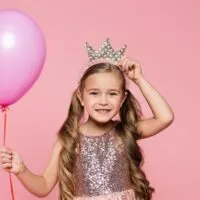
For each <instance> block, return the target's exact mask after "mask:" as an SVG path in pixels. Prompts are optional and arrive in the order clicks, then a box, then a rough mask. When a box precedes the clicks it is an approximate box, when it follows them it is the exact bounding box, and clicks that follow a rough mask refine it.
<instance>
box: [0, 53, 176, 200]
mask: <svg viewBox="0 0 200 200" xmlns="http://www.w3.org/2000/svg"><path fill="white" fill-rule="evenodd" d="M125 76H127V77H128V78H129V79H130V81H132V82H133V83H135V84H136V85H137V86H138V87H139V89H140V91H141V93H142V94H143V95H144V97H145V98H146V100H147V102H148V104H149V106H150V108H151V110H152V112H153V114H154V116H153V117H152V118H149V119H142V112H141V108H140V105H139V103H138V101H137V100H136V98H135V97H134V95H133V94H132V93H131V92H130V91H129V90H128V89H127V88H126V81H125ZM85 111H87V113H88V119H87V120H86V121H85V122H82V123H81V120H82V118H83V116H84V112H85ZM118 113H119V117H120V119H119V120H113V118H114V117H115V116H116V115H117V114H118ZM172 121H173V112H172V110H171V108H170V107H169V105H168V104H167V102H166V101H165V100H164V98H163V97H162V96H161V95H160V94H159V93H158V92H157V91H156V90H155V89H154V88H153V87H152V86H151V85H150V84H149V83H148V81H147V80H146V79H145V78H144V76H143V74H142V70H141V67H140V65H139V64H138V63H137V62H136V61H133V60H131V59H129V58H127V57H125V56H123V58H122V59H121V61H120V63H119V65H114V64H112V63H111V62H108V61H107V62H99V63H97V64H93V65H91V66H90V67H88V68H87V70H86V71H85V73H84V74H83V76H82V78H81V79H80V82H79V86H78V88H77V89H76V90H75V91H74V93H73V96H72V100H71V104H70V106H69V111H68V117H67V119H66V121H65V122H64V123H63V125H62V126H61V128H60V130H59V131H58V139H57V141H56V142H55V145H54V148H53V151H52V158H51V160H50V162H49V165H48V167H47V168H46V169H45V171H44V173H43V174H42V175H35V174H33V173H32V172H31V171H30V170H29V169H28V168H27V167H26V166H25V164H24V163H23V160H22V158H21V157H20V155H19V154H18V153H17V152H16V151H12V150H9V149H8V148H6V147H5V146H4V147H2V148H1V149H0V154H1V165H2V168H3V169H5V171H8V172H11V173H13V174H15V175H16V177H17V178H18V179H19V180H20V181H21V183H22V184H23V185H24V186H25V188H26V189H27V190H29V191H30V192H31V193H32V194H34V195H36V196H38V197H45V196H47V195H48V194H49V193H50V192H51V191H52V189H53V188H54V186H55V185H56V183H57V182H58V183H59V190H60V196H59V199H60V200H68V199H76V200H106V199H107V200H108V199H109V200H111V199H112V200H122V199H123V200H150V199H152V193H153V192H154V191H155V190H154V188H153V187H151V186H150V184H149V181H148V180H147V178H146V176H145V173H144V172H143V170H142V164H143V156H142V153H141V149H140V147H139V145H138V143H137V140H139V139H142V138H147V137H151V136H153V135H155V134H157V133H159V132H160V131H161V130H163V129H164V128H166V127H168V126H169V125H170V124H171V122H172Z"/></svg>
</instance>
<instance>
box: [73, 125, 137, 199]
mask: <svg viewBox="0 0 200 200" xmlns="http://www.w3.org/2000/svg"><path fill="white" fill-rule="evenodd" d="M79 135H80V138H79V153H78V154H77V160H76V165H75V168H74V180H75V194H74V198H75V199H77V200H85V199H91V200H92V199H96V198H97V199H98V200H100V199H101V198H102V199H116V200H134V199H135V197H134V192H133V190H132V187H131V181H130V172H129V164H128V160H127V158H126V154H125V150H124V146H123V145H122V143H120V142H119V140H118V139H117V138H118V137H117V135H116V130H115V126H114V127H113V128H112V129H111V130H110V131H108V132H106V133H104V134H103V135H101V136H86V135H83V134H82V133H79Z"/></svg>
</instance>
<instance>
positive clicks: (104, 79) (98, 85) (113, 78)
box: [84, 72, 121, 90]
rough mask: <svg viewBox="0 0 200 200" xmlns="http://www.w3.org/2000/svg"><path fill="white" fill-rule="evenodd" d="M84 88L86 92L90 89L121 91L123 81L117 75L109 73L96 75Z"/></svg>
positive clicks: (90, 78) (88, 80) (93, 75)
mask: <svg viewBox="0 0 200 200" xmlns="http://www.w3.org/2000/svg"><path fill="white" fill-rule="evenodd" d="M84 86H85V87H84V88H85V89H86V90H90V89H93V88H94V89H99V90H101V89H103V90H110V89H116V90H120V89H121V80H120V78H119V76H118V75H116V73H112V72H107V73H96V74H92V75H90V76H89V77H88V78H87V79H86V80H85V84H84Z"/></svg>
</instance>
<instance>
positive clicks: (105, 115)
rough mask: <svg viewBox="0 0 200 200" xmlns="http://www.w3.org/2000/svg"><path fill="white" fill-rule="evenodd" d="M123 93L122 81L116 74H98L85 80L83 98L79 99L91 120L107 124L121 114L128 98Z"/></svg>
mask: <svg viewBox="0 0 200 200" xmlns="http://www.w3.org/2000/svg"><path fill="white" fill-rule="evenodd" d="M122 92H123V91H122V89H121V80H120V79H119V76H118V75H117V74H116V73H114V72H107V73H105V72H104V73H96V74H92V75H90V76H89V77H88V78H87V79H86V80H85V87H84V90H83V94H82V95H83V96H82V98H79V99H80V101H81V102H82V104H84V108H85V109H86V111H87V112H88V114H89V117H90V118H92V119H93V120H95V121H97V122H99V123H105V122H108V121H109V120H111V119H112V118H113V117H114V116H115V115H116V114H117V113H118V112H119V110H120V107H121V105H122V104H123V101H124V100H125V97H126V95H124V94H123V93H122Z"/></svg>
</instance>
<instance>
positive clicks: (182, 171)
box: [0, 0, 200, 200]
mask: <svg viewBox="0 0 200 200" xmlns="http://www.w3.org/2000/svg"><path fill="white" fill-rule="evenodd" d="M199 6H200V3H199V1H197V0H190V1H189V0H185V1H181V0H162V1H159V0H152V1H134V0H124V1H119V0H118V1H116V0H115V1H114V0H112V1H107V0H101V1H94V0H85V1H81V0H79V1H77V0H73V1H67V0H34V1H30V0H1V1H0V9H5V8H14V9H20V10H22V11H24V12H26V13H27V14H29V15H30V16H31V17H32V18H33V19H35V20H36V21H37V23H38V24H39V26H40V27H41V29H42V30H43V32H44V35H45V38H46V45H47V58H46V62H45V66H44V69H43V71H42V73H41V76H40V77H39V79H38V81H37V82H36V83H35V84H34V86H33V87H32V89H31V90H30V91H29V92H28V93H27V94H26V95H25V96H24V97H23V98H22V99H21V100H20V101H19V102H17V103H16V104H14V105H12V106H10V109H9V112H8V119H7V120H8V121H7V126H8V127H7V145H8V146H10V147H12V148H13V149H15V150H17V151H18V152H19V153H20V154H21V156H22V158H23V160H24V162H25V164H26V165H27V166H28V168H29V169H30V170H31V171H32V172H34V173H36V174H41V173H42V172H43V170H44V169H45V167H46V166H47V164H48V162H49V160H50V157H51V149H52V146H53V144H54V142H55V139H56V132H57V131H58V129H59V128H60V126H61V124H62V123H63V121H64V120H65V118H66V116H67V110H68V106H69V103H70V100H71V99H70V97H71V95H72V92H73V90H74V89H75V88H76V87H77V83H78V79H79V78H80V76H81V73H82V72H83V71H84V70H85V68H84V63H86V62H87V53H86V49H85V46H84V43H85V42H86V41H88V42H89V43H90V44H91V45H92V46H94V47H95V48H99V47H100V45H101V44H102V43H103V42H104V40H105V39H106V38H107V37H109V38H110V39H111V44H112V46H113V47H114V48H115V49H118V48H120V47H122V46H123V45H124V44H127V46H128V48H127V50H126V55H127V56H129V57H131V58H133V59H135V60H137V61H139V62H140V64H141V67H142V71H143V74H144V76H145V78H146V79H147V80H148V81H149V82H150V83H151V84H152V85H153V86H154V87H155V88H156V89H157V90H158V91H159V92H160V94H162V95H163V96H164V98H165V99H166V100H167V101H168V103H169V104H170V106H171V107H172V109H173V112H174V114H175V119H174V122H173V123H172V124H171V126H170V127H168V128H167V129H165V130H164V131H162V132H161V133H160V134H158V135H156V136H154V137H151V138H148V139H144V140H141V141H140V142H139V143H140V145H141V147H142V148H143V151H144V159H145V164H144V166H143V168H144V170H145V172H146V175H147V177H148V179H149V181H150V183H151V185H152V186H153V187H154V188H155V189H156V192H155V193H154V194H153V200H169V199H170V200H180V199H181V200H187V199H198V196H199V180H200V170H199V169H200V160H199V156H198V153H199V152H200V145H199V141H200V134H199V131H198V130H199V113H198V112H199V111H200V109H199V102H200V95H199V72H200V71H199V66H200V59H199V52H200V39H199V35H200V25H199V19H200V12H199ZM30 39H31V38H30ZM128 87H129V88H130V89H131V91H132V92H133V93H134V94H135V96H136V97H137V98H138V99H139V101H140V103H141V105H142V109H143V113H144V114H145V116H146V117H151V116H152V112H151V110H150V108H149V106H148V104H147V102H146V100H145V99H144V97H143V96H142V94H141V92H140V91H139V89H138V88H137V87H136V85H134V84H133V83H130V84H129V86H128ZM0 114H1V115H0V128H1V129H0V130H1V132H0V142H1V144H2V143H3V114H2V113H0ZM13 184H14V193H15V197H16V200H27V199H29V200H37V199H39V198H37V197H35V196H33V195H32V194H30V193H29V192H28V191H26V190H25V189H24V187H23V186H22V185H21V183H20V182H19V181H18V180H17V178H16V177H15V176H13ZM57 197H58V190H57V187H56V188H55V189H54V190H53V191H52V193H51V194H50V195H49V196H48V197H46V198H44V199H48V200H55V199H57ZM0 199H1V200H11V194H10V187H9V177H8V174H7V173H5V172H2V170H0Z"/></svg>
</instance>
